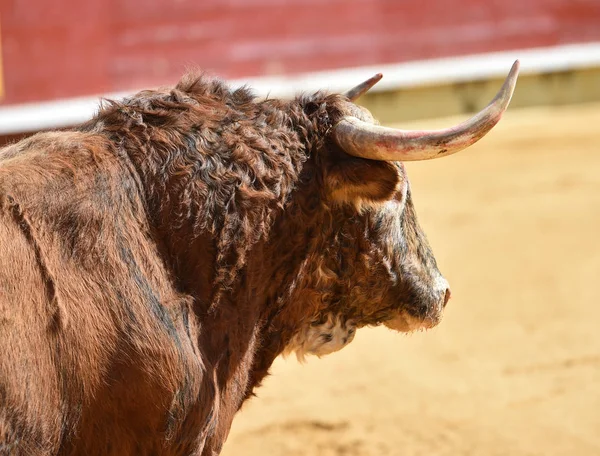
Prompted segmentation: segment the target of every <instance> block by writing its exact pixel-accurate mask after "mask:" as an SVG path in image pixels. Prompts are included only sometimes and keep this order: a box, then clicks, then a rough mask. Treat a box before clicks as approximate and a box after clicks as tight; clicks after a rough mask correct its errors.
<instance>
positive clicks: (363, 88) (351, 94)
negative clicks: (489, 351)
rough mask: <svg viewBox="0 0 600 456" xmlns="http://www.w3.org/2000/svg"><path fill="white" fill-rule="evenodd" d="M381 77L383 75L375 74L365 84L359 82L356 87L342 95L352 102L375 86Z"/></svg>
mask: <svg viewBox="0 0 600 456" xmlns="http://www.w3.org/2000/svg"><path fill="white" fill-rule="evenodd" d="M382 77H383V75H382V74H381V73H377V74H376V75H375V76H372V77H370V78H369V79H367V80H366V81H365V82H361V83H360V84H358V85H357V86H356V87H353V88H351V89H350V90H348V91H347V92H344V95H346V96H347V97H348V98H349V99H350V101H354V100H356V99H358V98H359V97H361V96H362V95H364V94H365V93H366V92H367V91H368V90H369V89H370V88H371V87H373V86H374V85H375V84H377V83H378V82H379V81H380V80H381V78H382Z"/></svg>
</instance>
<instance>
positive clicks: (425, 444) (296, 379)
mask: <svg viewBox="0 0 600 456" xmlns="http://www.w3.org/2000/svg"><path fill="white" fill-rule="evenodd" d="M455 120H456V119H444V120H440V121H435V122H428V123H424V122H421V123H419V126H421V127H423V126H426V127H433V126H435V127H438V126H447V125H449V124H450V123H451V122H453V121H455ZM411 126H412V127H415V126H414V125H411ZM409 127H410V126H409ZM408 168H409V176H410V177H411V182H412V186H413V193H414V195H415V204H416V207H417V211H418V213H419V216H420V221H421V224H422V225H423V227H424V229H425V231H426V232H427V233H428V236H429V239H430V241H431V244H432V247H433V249H434V251H435V253H436V257H437V259H438V263H439V265H440V269H441V270H442V272H443V273H444V274H445V276H446V277H447V279H448V280H449V282H450V285H451V287H452V292H453V294H452V300H451V301H450V303H449V304H448V308H447V311H446V314H445V318H444V321H442V323H441V325H440V326H439V327H438V328H435V329H433V330H430V331H428V332H426V333H417V334H412V335H408V336H407V335H402V334H398V333H394V332H392V331H390V330H387V329H383V328H374V329H363V330H361V331H359V332H358V334H357V336H356V338H355V339H354V341H353V342H352V344H350V346H349V347H347V348H345V349H344V350H342V351H340V352H338V353H335V354H332V355H329V356H327V357H324V358H323V359H317V358H311V359H310V360H309V361H308V362H307V363H306V364H305V365H301V364H299V363H298V362H297V361H296V360H295V359H288V360H283V359H278V360H277V361H276V363H275V365H274V366H273V369H272V374H273V375H272V376H271V377H269V378H268V379H267V381H266V382H265V386H264V387H262V388H261V389H259V390H258V391H257V393H258V398H254V399H252V400H251V401H250V402H249V403H247V404H246V405H245V406H244V408H243V410H242V412H241V413H240V414H238V416H237V418H236V420H235V421H234V426H233V429H232V432H231V434H230V438H229V440H228V442H227V443H226V445H225V449H224V452H223V453H224V454H225V456H239V455H244V456H255V455H256V456H257V455H269V456H275V455H286V456H301V455H327V456H333V455H340V456H341V455H345V456H352V455H369V456H370V455H486V456H489V455H545V456H548V455H577V456H581V455H600V324H599V321H600V105H598V104H590V105H582V106H577V107H573V106H570V107H559V108H536V109H527V110H512V111H509V113H508V114H507V115H506V116H505V118H504V119H503V121H502V122H501V124H500V125H499V126H498V127H497V129H496V130H495V131H494V132H492V133H491V134H490V136H489V137H487V138H485V139H484V140H482V141H481V142H480V143H479V144H478V145H476V146H474V147H472V148H471V149H469V150H468V151H465V152H463V153H461V154H459V155H456V156H453V157H449V158H444V159H442V160H437V161H432V162H421V163H415V164H411V165H409V166H408Z"/></svg>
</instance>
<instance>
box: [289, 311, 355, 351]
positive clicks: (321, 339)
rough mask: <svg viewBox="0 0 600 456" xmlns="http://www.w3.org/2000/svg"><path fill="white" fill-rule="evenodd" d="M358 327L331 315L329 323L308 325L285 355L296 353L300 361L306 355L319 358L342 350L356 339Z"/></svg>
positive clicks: (290, 345)
mask: <svg viewBox="0 0 600 456" xmlns="http://www.w3.org/2000/svg"><path fill="white" fill-rule="evenodd" d="M355 332H356V327H355V325H354V324H353V323H352V322H348V321H347V322H345V323H344V322H342V320H341V319H340V318H339V317H338V316H334V315H332V314H329V316H328V318H327V321H326V322H325V323H323V324H320V325H306V326H305V327H304V328H302V329H301V330H300V331H299V332H298V333H297V334H296V335H295V336H294V337H293V338H292V340H291V341H290V343H289V344H288V345H287V347H286V348H285V350H284V352H283V355H284V356H286V355H289V354H290V353H292V352H296V357H297V358H298V361H300V362H303V361H304V359H305V357H306V355H315V356H318V357H321V356H324V355H328V354H329V353H333V352H336V351H338V350H341V349H342V348H344V347H345V346H346V345H348V344H349V343H350V342H352V339H354V334H355Z"/></svg>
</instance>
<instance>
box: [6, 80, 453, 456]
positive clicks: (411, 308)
mask: <svg viewBox="0 0 600 456" xmlns="http://www.w3.org/2000/svg"><path fill="white" fill-rule="evenodd" d="M353 106H354V105H352V104H351V103H349V102H348V100H347V99H346V98H344V97H343V96H340V95H329V94H324V93H317V94H313V95H310V96H308V95H303V96H300V97H298V98H296V99H294V100H290V101H281V100H263V101H258V100H256V99H255V98H254V97H253V96H252V94H251V92H250V91H249V90H248V89H247V88H240V89H236V90H231V89H229V88H228V87H227V86H226V85H225V84H223V83H222V82H220V81H218V80H214V79H210V78H206V77H203V76H200V77H198V76H193V75H189V76H187V77H185V78H184V79H183V80H182V81H181V82H180V83H179V84H178V85H177V86H176V87H174V88H172V89H164V90H156V91H146V92H141V93H139V94H137V95H135V96H133V97H131V98H129V99H125V100H122V101H119V102H116V101H106V102H104V105H103V106H102V107H101V109H100V111H99V113H98V114H97V115H96V116H95V117H94V118H93V119H92V120H91V121H89V122H87V123H86V124H84V125H82V126H80V127H79V128H77V129H74V130H72V131H65V132H50V133H41V134H38V135H35V136H33V137H31V138H28V139H26V140H23V141H21V142H19V143H17V144H14V145H11V146H9V147H6V148H4V149H2V150H1V151H0V237H1V239H3V241H2V242H0V327H2V328H3V329H2V331H0V345H1V346H3V347H9V349H8V351H7V354H6V355H5V356H3V357H0V454H4V453H10V454H28V455H29V454H46V453H56V454H65V455H66V454H119V455H126V454H149V453H157V454H164V455H187V454H203V455H211V454H217V453H219V452H220V450H221V447H222V445H223V442H224V441H225V439H226V437H227V434H228V432H229V428H230V425H231V421H232V419H233V415H234V414H235V413H236V411H237V410H238V409H239V408H240V407H241V405H242V403H243V401H244V400H245V399H246V398H248V397H249V396H250V395H251V394H252V391H253V390H254V388H256V387H257V386H258V385H259V384H260V381H261V380H262V379H263V378H264V376H265V375H267V373H268V369H269V367H270V365H271V363H272V362H273V360H274V359H275V357H276V356H278V355H279V354H281V353H282V352H284V351H286V350H287V351H290V350H294V349H297V350H298V355H299V356H300V357H302V356H303V354H304V353H314V354H317V355H322V354H325V353H329V352H331V351H335V350H336V349H339V348H342V347H343V346H345V345H346V344H347V343H349V342H350V341H351V339H352V337H353V335H354V329H355V328H360V327H362V326H365V325H376V324H380V323H385V322H390V321H395V320H397V319H398V318H399V316H402V315H410V317H411V318H412V319H413V320H415V321H428V322H429V323H432V322H433V324H434V323H435V322H437V321H438V320H439V315H440V312H441V306H442V304H441V301H442V300H443V299H442V298H441V297H440V296H442V295H443V293H444V292H445V290H444V289H443V288H444V287H443V286H442V289H440V285H439V284H440V280H441V279H440V278H439V277H441V276H440V275H439V273H438V271H437V268H436V265H435V260H434V259H433V256H432V254H431V251H430V249H429V247H428V245H427V242H426V240H425V237H424V235H423V233H422V232H421V230H420V228H419V226H418V224H417V222H416V218H415V215H414V210H413V207H412V202H411V196H410V191H409V187H408V182H407V180H406V175H405V172H404V169H403V167H402V166H401V165H395V164H388V163H379V162H370V161H367V160H362V159H356V158H353V157H349V156H347V155H345V154H344V152H343V151H341V150H340V149H339V148H338V147H337V146H336V145H335V144H334V143H333V142H332V141H331V140H330V139H329V137H328V133H329V131H330V130H331V128H332V127H333V126H334V125H335V123H336V122H337V121H338V120H339V119H340V118H341V116H343V115H345V114H347V113H349V112H352V113H356V112H360V110H356V108H355V107H353ZM356 115H360V114H356ZM365 116H366V114H365ZM8 240H10V242H8ZM440 293H441V294H440ZM42 379H43V380H42Z"/></svg>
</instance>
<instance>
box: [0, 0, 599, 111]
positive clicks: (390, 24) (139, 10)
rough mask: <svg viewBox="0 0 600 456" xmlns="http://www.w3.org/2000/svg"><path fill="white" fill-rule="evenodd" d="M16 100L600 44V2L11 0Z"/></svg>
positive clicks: (1, 16)
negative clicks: (190, 73)
mask: <svg viewBox="0 0 600 456" xmlns="http://www.w3.org/2000/svg"><path fill="white" fill-rule="evenodd" d="M0 30H1V33H2V39H1V43H2V53H3V61H4V69H3V72H4V98H3V99H2V100H1V101H0V103H5V104H8V103H17V102H26V101H33V100H42V99H44V100H46V99H54V98H60V97H69V96H78V95H90V94H98V93H103V92H111V91H118V90H127V89H136V88H140V87H145V86H156V85H160V84H171V83H174V82H175V81H177V79H178V78H179V76H180V75H181V74H182V73H183V72H184V71H185V69H186V68H188V67H191V66H199V67H201V68H204V69H208V70H211V71H213V72H216V73H218V74H220V75H222V76H225V77H240V76H256V75H262V74H284V73H295V72H305V71H311V70H323V69H330V68H337V67H348V66H357V65H368V64H377V63H391V62H402V61H407V60H414V59H423V58H431V57H441V56H452V55H458V54H469V53H479V52H486V51H496V50H508V49H516V48H527V47H535V46H549V45H557V44H564V43H574V42H586V41H600V1H599V0H434V1H424V0H420V1H419V0H404V1H401V0H52V1H48V0H2V3H1V5H0Z"/></svg>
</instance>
